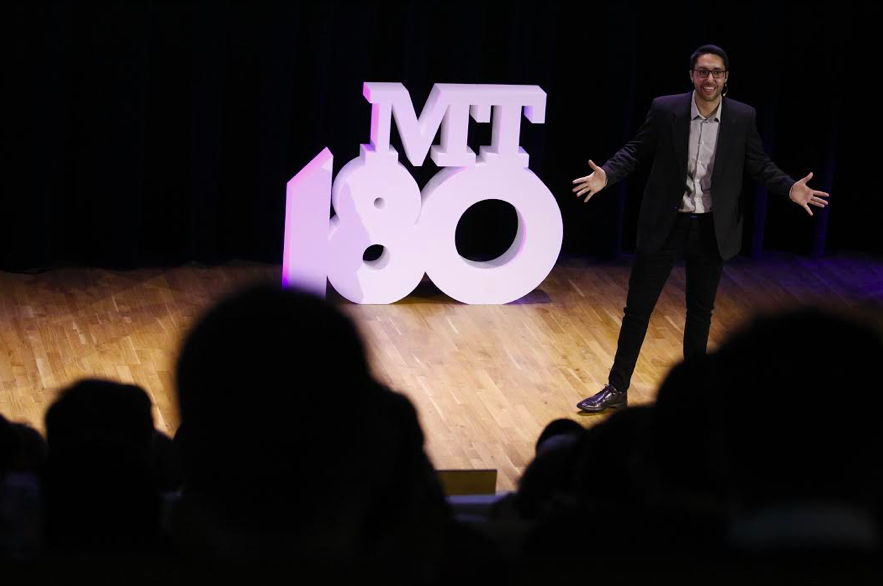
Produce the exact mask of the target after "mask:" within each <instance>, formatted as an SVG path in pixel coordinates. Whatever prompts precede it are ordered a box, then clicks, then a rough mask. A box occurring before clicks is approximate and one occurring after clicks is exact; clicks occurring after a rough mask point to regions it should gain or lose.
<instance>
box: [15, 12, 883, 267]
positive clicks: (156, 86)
mask: <svg viewBox="0 0 883 586" xmlns="http://www.w3.org/2000/svg"><path fill="white" fill-rule="evenodd" d="M789 6H790V4H785V3H782V4H779V3H776V2H771V1H764V2H755V1H749V2H741V3H738V4H732V3H708V6H707V7H706V8H703V9H702V10H698V9H697V8H696V5H695V4H692V3H691V4H684V5H679V4H671V3H650V4H645V3H642V2H632V1H629V0H619V1H616V2H606V3H602V2H596V3H577V4H574V3H564V2H555V1H545V2H480V1H472V2H453V3H451V2H445V3H441V2H413V3H387V2H384V3H371V2H365V3H361V4H355V3H349V2H334V1H330V0H325V1H323V2H320V3H309V4H303V5H302V4H300V3H295V2H254V1H252V2H233V1H227V2H224V1H217V0H213V1H205V2H158V1H153V2H150V1H146V0H141V1H129V2H84V1H54V2H53V1H47V0H41V1H37V0H28V1H26V2H10V3H5V4H4V6H3V8H0V14H2V18H0V27H2V37H3V38H2V40H0V43H2V47H3V52H2V54H3V62H4V74H5V75H4V84H3V86H4V88H5V92H4V93H6V94H7V96H10V97H11V100H10V101H9V102H7V108H6V109H5V112H4V114H5V116H4V124H3V128H4V130H3V134H4V141H3V142H4V155H5V156H4V165H3V169H4V171H3V174H2V192H3V204H2V212H0V213H2V216H0V217H2V218H3V224H2V226H3V229H2V234H0V247H2V248H0V266H2V268H7V269H27V268H38V267H45V266H51V265H53V264H58V263H81V264H89V265H100V266H111V267H131V266H141V265H149V264H169V263H178V262H183V261H188V260H198V261H203V262H220V261H224V260H228V259H232V258H239V259H252V260H259V261H265V262H280V261H281V254H282V236H283V223H284V202H285V183H286V181H287V180H288V179H289V178H290V177H291V176H292V175H294V174H295V173H296V172H297V171H298V170H299V169H300V168H301V167H302V166H303V165H305V164H306V163H307V162H308V161H309V160H310V159H311V158H312V157H313V156H314V155H315V154H317V153H318V152H319V151H320V150H321V149H322V148H323V147H325V146H328V147H329V148H330V149H331V150H332V152H333V153H334V155H335V171H336V170H337V169H339V168H340V167H341V166H342V165H343V164H345V163H346V162H347V161H349V160H350V159H351V158H353V157H355V156H356V155H357V154H358V148H359V144H360V143H365V142H367V141H368V130H369V120H370V118H369V117H370V105H369V104H368V103H367V102H366V101H365V100H364V99H363V98H362V83H363V82H364V81H369V80H374V81H401V82H402V83H404V84H405V85H406V87H407V88H408V89H409V90H410V92H411V96H412V98H413V100H414V102H415V107H416V109H417V110H418V112H419V110H420V109H421V108H422V106H423V103H424V101H425V100H426V97H427V95H428V94H429V90H430V89H431V87H432V84H433V83H437V82H459V83H508V84H538V85H540V86H542V87H543V89H545V90H546V92H547V93H548V109H547V118H546V123H545V124H544V125H537V126H534V125H531V124H530V123H529V122H527V121H526V120H525V121H523V125H522V127H523V131H522V145H523V146H524V148H525V149H526V150H527V151H528V152H529V153H530V155H531V168H532V169H533V170H534V171H535V172H536V173H537V174H538V175H539V176H540V177H541V178H542V179H543V180H544V181H545V182H546V184H547V185H548V186H549V187H550V189H551V190H552V192H553V193H554V194H555V195H556V197H557V198H558V201H559V205H560V207H561V210H562V213H563V216H564V220H565V241H564V252H565V253H572V254H585V255H591V256H595V257H598V258H611V257H615V256H617V255H618V254H619V253H620V252H623V251H624V252H629V251H631V250H633V248H634V241H635V227H636V219H637V211H638V207H639V205H640V198H641V192H642V189H643V180H644V178H645V177H646V172H647V170H646V169H643V170H639V171H638V172H636V173H635V174H634V175H633V176H632V177H631V178H630V179H629V180H628V181H627V182H625V183H623V184H621V185H619V186H616V187H614V188H613V189H611V190H610V192H605V193H602V194H601V195H600V196H598V197H597V198H595V199H593V201H592V202H591V203H590V204H588V205H583V204H582V203H581V202H580V201H578V200H576V199H575V198H573V196H572V194H571V193H570V182H571V180H572V179H573V178H575V177H577V176H579V175H583V174H586V173H587V169H588V166H587V164H586V161H587V159H588V158H589V157H591V158H593V159H594V160H595V161H596V162H598V163H601V162H603V161H604V160H605V159H606V158H607V157H609V156H610V155H612V154H613V153H614V152H615V151H616V150H617V149H618V148H619V147H620V146H622V144H624V143H625V142H626V141H627V140H628V139H629V138H630V136H632V134H633V133H634V132H635V130H636V129H637V127H638V125H639V124H640V123H641V122H642V120H643V118H644V115H645V114H646V111H647V108H648V106H649V104H650V101H651V99H652V98H653V97H654V96H656V95H661V94H668V93H679V92H685V91H689V90H690V88H691V85H690V81H689V79H688V72H687V70H688V56H689V54H690V53H691V51H692V50H693V49H695V48H696V47H697V46H699V45H701V44H703V43H707V42H713V43H717V44H720V45H721V46H723V47H724V48H725V49H727V51H728V52H729V54H730V59H731V82H730V84H729V86H730V94H729V95H730V96H731V97H733V98H735V99H738V100H741V101H745V102H748V103H749V104H752V105H753V106H755V107H756V108H757V110H758V124H759V128H760V132H761V134H762V136H763V138H764V141H765V144H766V147H767V150H768V152H769V153H770V155H771V156H772V157H773V159H774V160H775V161H776V162H777V164H778V165H779V166H780V167H782V168H783V169H784V170H785V171H787V172H788V173H790V174H791V175H792V176H793V177H795V178H800V177H802V176H804V175H805V174H806V173H808V172H809V171H814V172H815V179H814V180H813V181H812V183H811V184H812V185H813V186H815V187H817V188H820V189H824V190H826V191H831V192H832V197H831V201H832V203H831V206H830V208H829V209H828V210H827V211H826V212H824V213H817V214H816V217H815V218H813V219H810V218H808V217H807V216H806V215H805V214H804V213H803V212H802V211H801V210H799V208H797V207H796V206H794V205H793V204H791V203H790V202H788V201H787V198H786V197H785V196H780V195H778V194H767V193H766V192H765V191H764V190H763V189H758V188H757V187H756V186H755V185H754V184H753V183H751V182H750V181H747V182H746V192H747V195H748V199H747V201H748V210H747V218H748V222H747V227H746V235H745V236H746V237H745V246H744V249H743V252H744V253H746V254H753V255H759V254H761V252H762V251H763V250H764V249H775V250H786V251H793V252H796V253H800V254H818V253H821V252H823V251H824V250H832V249H834V250H857V251H863V252H865V253H870V254H880V253H883V237H881V236H880V230H879V228H878V223H879V222H880V218H881V216H883V198H881V196H880V193H879V188H878V181H877V180H876V176H877V173H876V171H877V169H878V167H879V164H878V162H877V159H878V156H877V155H878V150H879V149H878V148H876V143H877V140H878V136H879V134H878V133H877V132H876V130H877V129H878V128H879V127H880V123H879V122H878V119H879V118H880V115H879V113H878V112H877V110H878V107H877V102H878V99H877V94H876V90H875V89H874V88H876V77H877V74H878V71H877V69H879V67H878V61H879V57H880V51H879V49H878V47H877V43H876V38H875V37H874V36H872V32H873V27H874V26H876V25H877V24H879V22H880V18H879V17H880V14H879V10H878V9H877V8H875V7H873V5H872V3H871V2H838V3H837V4H836V6H834V7H831V6H828V7H818V8H816V7H814V6H812V5H804V6H800V7H796V6H795V7H794V8H793V9H792V8H789ZM489 137H490V129H489V125H478V124H475V123H472V127H471V130H470V143H471V144H472V145H473V148H475V149H476V150H477V147H478V145H480V144H486V143H487V141H488V140H489ZM397 140H398V139H397V137H396V136H395V134H394V137H393V143H394V145H397V144H398V142H397ZM406 165H408V164H407V163H406ZM435 171H436V169H435V167H434V165H433V164H432V162H431V161H428V162H427V163H426V164H425V165H424V166H423V167H422V168H416V169H414V170H413V172H414V175H415V177H416V178H417V180H418V183H420V184H421V185H422V184H423V183H424V182H425V181H426V180H428V178H429V177H430V176H431V175H433V174H434V173H435ZM514 222H515V219H514V214H513V213H512V210H511V208H509V207H508V206H506V205H495V204H492V203H491V204H485V205H482V206H477V209H475V210H474V211H473V212H471V213H470V214H468V215H467V216H466V217H464V219H463V221H462V222H461V226H460V229H459V230H458V242H459V244H460V247H461V251H462V252H463V253H464V254H467V255H472V256H476V257H480V256H482V255H486V256H487V255H490V256H493V255H494V254H496V253H498V252H500V251H501V250H502V248H505V245H506V244H508V241H507V239H508V238H511V236H512V234H513V233H514Z"/></svg>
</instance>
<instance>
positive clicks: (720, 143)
mask: <svg viewBox="0 0 883 586" xmlns="http://www.w3.org/2000/svg"><path fill="white" fill-rule="evenodd" d="M728 110H729V108H728V107H727V99H726V98H721V122H720V128H718V129H717V146H716V147H715V152H714V170H713V171H712V172H711V187H712V188H714V182H715V180H716V179H717V178H718V177H720V176H721V174H722V173H723V170H724V167H725V166H726V164H727V161H729V160H730V152H731V151H732V150H733V140H732V139H733V128H734V127H735V124H736V121H735V119H734V118H733V115H734V112H729V111H728Z"/></svg>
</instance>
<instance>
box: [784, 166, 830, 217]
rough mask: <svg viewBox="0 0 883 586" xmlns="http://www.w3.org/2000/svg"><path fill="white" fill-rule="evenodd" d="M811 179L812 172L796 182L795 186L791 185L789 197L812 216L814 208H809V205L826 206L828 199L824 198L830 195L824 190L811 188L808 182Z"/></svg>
mask: <svg viewBox="0 0 883 586" xmlns="http://www.w3.org/2000/svg"><path fill="white" fill-rule="evenodd" d="M810 179H812V173H810V174H809V175H807V176H806V177H804V178H803V179H801V180H800V181H798V182H797V183H795V184H794V186H793V187H791V193H789V194H788V197H790V198H791V201H793V202H794V203H796V204H797V205H799V206H800V207H802V208H803V209H805V210H806V213H808V214H809V215H810V216H811V215H812V210H811V209H809V206H811V205H813V206H816V207H818V208H823V207H825V206H826V205H828V200H826V199H822V198H824V197H828V194H827V193H825V192H824V191H816V190H815V189H810V187H809V185H807V184H806V182H807V181H809V180H810Z"/></svg>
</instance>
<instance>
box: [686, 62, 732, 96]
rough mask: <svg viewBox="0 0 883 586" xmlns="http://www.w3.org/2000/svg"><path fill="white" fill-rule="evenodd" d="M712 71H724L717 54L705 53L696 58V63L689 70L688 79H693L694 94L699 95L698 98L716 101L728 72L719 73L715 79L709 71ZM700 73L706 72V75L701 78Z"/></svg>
mask: <svg viewBox="0 0 883 586" xmlns="http://www.w3.org/2000/svg"><path fill="white" fill-rule="evenodd" d="M714 71H717V72H723V71H724V60H723V59H721V58H720V57H719V56H717V55H714V54H712V53H706V54H705V55H700V56H699V58H698V59H696V65H695V66H694V67H693V71H691V72H690V79H692V80H693V87H694V88H696V95H697V96H699V99H700V100H704V101H706V102H715V101H717V99H718V98H719V97H720V95H721V92H722V91H723V89H724V84H726V83H727V77H728V76H729V73H726V72H724V73H719V75H720V77H719V78H717V79H715V77H714V74H713V73H711V72H714ZM701 73H708V75H707V77H704V78H703V77H702V76H701Z"/></svg>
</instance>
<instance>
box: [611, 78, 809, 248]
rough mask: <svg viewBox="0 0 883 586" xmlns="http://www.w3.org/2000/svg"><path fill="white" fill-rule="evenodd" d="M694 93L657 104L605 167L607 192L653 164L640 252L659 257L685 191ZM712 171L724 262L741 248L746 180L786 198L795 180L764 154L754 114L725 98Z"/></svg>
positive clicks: (716, 225)
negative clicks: (641, 167)
mask: <svg viewBox="0 0 883 586" xmlns="http://www.w3.org/2000/svg"><path fill="white" fill-rule="evenodd" d="M692 97H693V92H692V91H691V92H689V93H686V94H679V95H675V96H662V97H659V98H656V99H655V100H653V103H652V104H651V105H650V112H648V114H647V119H646V120H645V121H644V124H642V125H641V128H640V129H639V130H638V134H637V135H636V136H635V138H634V139H632V140H631V141H630V142H629V143H628V144H626V145H625V146H624V147H622V148H621V149H620V150H619V151H618V152H617V153H616V154H615V155H613V157H612V158H611V159H610V160H609V161H607V162H606V163H604V165H603V166H602V168H603V169H604V172H605V173H607V187H610V186H611V185H613V184H614V183H616V182H617V181H619V180H620V179H623V178H625V177H626V176H627V175H628V174H629V173H631V172H632V170H634V168H635V166H636V165H638V164H639V163H644V162H648V161H650V160H652V161H653V166H652V168H651V169H650V177H649V178H648V180H647V186H646V187H645V189H644V200H643V201H642V202H641V212H640V215H639V216H638V242H637V248H638V251H639V252H647V253H653V252H657V251H658V250H659V249H660V248H661V247H662V245H663V244H664V243H665V240H666V238H667V237H668V235H669V233H670V232H671V230H672V227H673V225H674V222H675V218H676V216H677V212H678V208H679V207H680V203H681V198H683V196H684V192H685V191H686V189H687V153H688V145H687V143H688V140H689V138H690V100H691V99H692ZM722 101H723V106H722V107H721V122H720V128H719V129H718V137H717V150H716V152H715V158H714V170H713V172H712V175H711V211H712V215H713V217H714V229H715V233H716V234H717V246H718V250H719V251H720V254H721V257H722V258H723V259H724V260H727V259H729V258H732V257H734V256H736V254H738V253H739V250H740V249H741V247H742V205H743V204H742V177H743V175H744V173H745V171H747V172H748V175H749V176H750V177H751V178H752V179H754V180H755V181H758V182H760V183H763V184H764V185H766V186H767V187H768V188H769V189H770V191H773V192H777V193H788V192H789V191H790V190H791V186H792V185H794V180H793V179H792V178H791V177H789V176H788V175H786V174H785V173H784V172H782V170H781V169H779V168H778V167H777V166H776V165H775V164H774V163H773V162H772V161H771V160H770V158H769V157H768V156H767V155H766V153H765V152H764V150H763V143H762V142H761V140H760V134H758V132H757V123H756V121H755V110H754V108H752V107H751V106H749V105H747V104H743V103H741V102H737V101H736V100H731V99H729V98H723V100H722Z"/></svg>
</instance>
